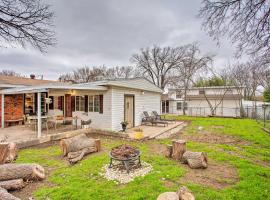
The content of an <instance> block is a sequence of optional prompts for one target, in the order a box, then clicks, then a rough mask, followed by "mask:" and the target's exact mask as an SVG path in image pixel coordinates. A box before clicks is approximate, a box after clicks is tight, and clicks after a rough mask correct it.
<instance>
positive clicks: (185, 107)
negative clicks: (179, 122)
mask: <svg viewBox="0 0 270 200" xmlns="http://www.w3.org/2000/svg"><path fill="white" fill-rule="evenodd" d="M184 109H185V110H187V109H188V105H187V102H185V106H184Z"/></svg>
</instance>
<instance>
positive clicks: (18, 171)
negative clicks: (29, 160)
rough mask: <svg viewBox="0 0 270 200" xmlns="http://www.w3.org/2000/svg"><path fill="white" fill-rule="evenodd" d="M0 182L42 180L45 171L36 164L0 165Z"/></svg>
mask: <svg viewBox="0 0 270 200" xmlns="http://www.w3.org/2000/svg"><path fill="white" fill-rule="evenodd" d="M0 172H1V173H0V181H6V180H13V179H23V180H26V181H28V180H42V179H44V178H45V170H44V168H43V167H42V166H40V165H37V164H4V165H0Z"/></svg>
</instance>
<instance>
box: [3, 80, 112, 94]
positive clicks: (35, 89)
mask: <svg viewBox="0 0 270 200" xmlns="http://www.w3.org/2000/svg"><path fill="white" fill-rule="evenodd" d="M50 89H60V90H61V89H62V90H101V91H105V90H107V88H106V87H103V86H98V85H96V86H95V85H93V86H86V85H72V84H64V83H54V84H45V85H38V86H24V87H15V88H10V89H5V90H0V94H24V93H36V92H47V91H48V90H50Z"/></svg>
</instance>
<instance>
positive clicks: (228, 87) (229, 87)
mask: <svg viewBox="0 0 270 200" xmlns="http://www.w3.org/2000/svg"><path fill="white" fill-rule="evenodd" d="M240 88H241V89H243V88H244V87H242V86H208V87H192V88H189V89H188V90H199V89H240ZM168 90H169V91H179V90H184V88H169V89H168Z"/></svg>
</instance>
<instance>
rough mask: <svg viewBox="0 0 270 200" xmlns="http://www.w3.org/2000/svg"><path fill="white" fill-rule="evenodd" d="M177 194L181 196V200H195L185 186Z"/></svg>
mask: <svg viewBox="0 0 270 200" xmlns="http://www.w3.org/2000/svg"><path fill="white" fill-rule="evenodd" d="M177 194H178V196H179V200H195V197H194V196H193V194H192V193H191V192H190V191H189V190H188V189H187V188H186V187H185V186H182V187H181V188H180V189H179V190H178V191H177Z"/></svg>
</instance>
